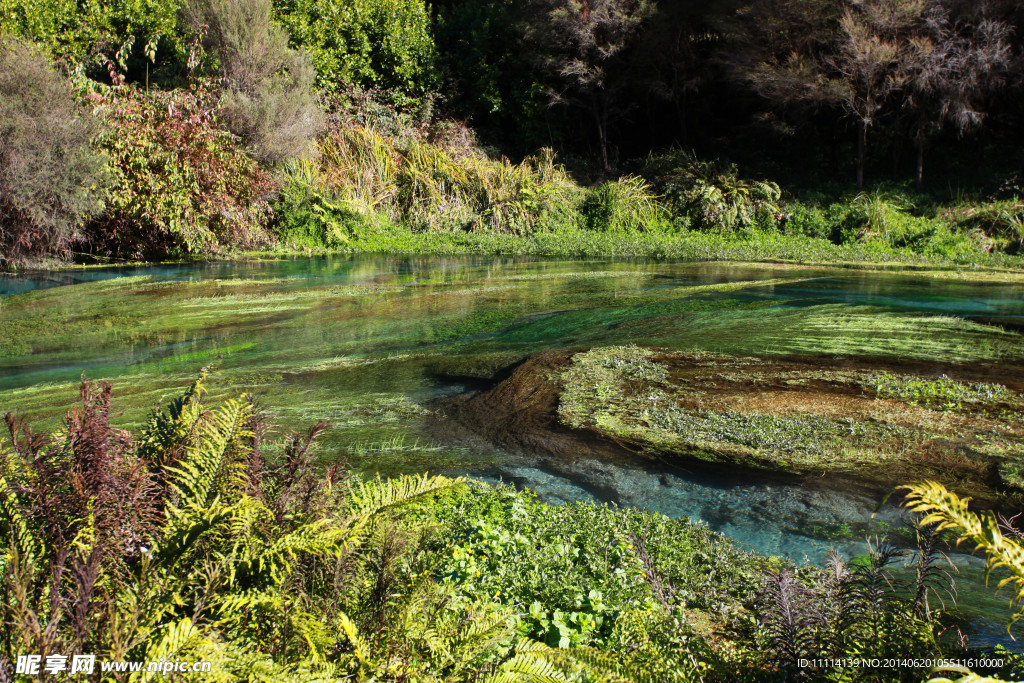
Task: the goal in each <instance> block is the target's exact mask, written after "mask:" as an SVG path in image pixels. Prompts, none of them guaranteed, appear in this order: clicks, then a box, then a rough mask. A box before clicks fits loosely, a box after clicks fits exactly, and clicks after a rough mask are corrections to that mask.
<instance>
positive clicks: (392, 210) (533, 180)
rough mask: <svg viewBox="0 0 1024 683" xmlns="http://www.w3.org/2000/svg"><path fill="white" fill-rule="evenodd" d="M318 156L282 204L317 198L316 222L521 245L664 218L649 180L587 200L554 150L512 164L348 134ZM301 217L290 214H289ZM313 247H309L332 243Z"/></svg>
mask: <svg viewBox="0 0 1024 683" xmlns="http://www.w3.org/2000/svg"><path fill="white" fill-rule="evenodd" d="M319 152H320V154H319V160H318V161H317V162H315V163H314V164H313V165H312V166H304V165H302V164H295V165H292V166H291V167H290V168H289V169H288V178H287V180H286V183H285V187H286V189H285V195H286V196H289V197H292V198H294V197H295V196H300V197H307V196H313V197H314V198H315V201H316V202H317V206H319V207H320V208H318V209H315V210H313V209H308V210H306V212H307V213H310V214H312V213H318V214H321V215H322V213H323V209H324V207H326V206H338V207H340V209H339V213H345V214H349V215H352V214H354V215H356V216H360V217H362V218H363V219H374V220H376V219H379V218H384V219H386V220H387V221H388V222H390V223H396V224H403V225H408V226H410V227H411V228H412V229H413V230H414V231H416V232H446V233H447V232H460V231H461V232H489V233H494V234H498V235H517V236H528V235H533V234H535V233H538V232H551V231H556V230H564V229H577V228H588V229H592V230H600V231H605V230H611V231H619V230H630V231H636V230H653V229H657V228H660V227H662V225H663V224H665V223H666V218H667V214H666V212H665V211H664V209H662V208H661V206H660V204H659V203H658V200H657V198H656V197H655V196H654V195H653V194H652V192H651V191H650V188H649V186H648V185H647V184H646V183H645V182H644V181H643V180H641V179H639V178H636V177H632V176H629V177H626V178H623V179H620V180H618V181H612V182H608V183H605V184H603V185H601V186H599V187H598V188H596V189H593V190H588V189H586V188H583V187H581V186H580V185H578V184H577V183H576V182H575V181H574V180H573V179H572V178H571V177H570V176H569V174H568V173H567V172H566V171H565V169H564V168H563V167H562V166H561V165H560V164H558V163H556V161H555V156H554V153H553V152H552V151H551V150H549V149H542V150H540V151H539V152H538V153H537V154H534V155H532V156H530V157H527V158H525V159H524V160H523V161H521V162H519V163H513V162H511V161H510V160H508V159H507V158H504V157H502V158H500V159H492V158H488V157H486V156H484V155H482V154H480V153H476V154H468V155H466V154H458V153H456V152H454V151H450V150H449V149H447V148H445V147H443V146H440V145H436V144H433V143H430V142H426V141H423V140H419V139H409V138H395V137H390V136H386V135H382V134H381V133H379V132H378V131H376V130H374V129H372V128H368V127H363V126H348V127H344V128H341V129H339V130H336V131H334V132H332V133H331V134H330V135H327V136H325V137H324V138H323V139H322V140H321V141H320V143H319ZM300 190H301V191H300ZM303 201H306V200H305V199H303ZM300 203H301V202H300ZM291 204H295V202H294V201H293V202H291ZM296 210H297V208H296V206H292V205H289V206H288V207H286V209H285V213H287V212H289V211H292V212H294V211H296ZM300 213H301V211H300ZM302 220H307V219H306V218H303V219H302ZM339 220H340V218H339ZM285 222H288V218H287V216H286V217H285ZM291 222H292V223H294V221H291ZM293 232H294V231H293ZM289 234H293V233H291V232H290V233H289ZM285 239H286V242H287V236H285ZM313 241H314V242H317V244H316V245H312V244H310V246H327V245H328V244H329V243H331V242H332V240H330V239H324V240H313Z"/></svg>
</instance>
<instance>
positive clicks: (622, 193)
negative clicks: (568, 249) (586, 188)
mask: <svg viewBox="0 0 1024 683" xmlns="http://www.w3.org/2000/svg"><path fill="white" fill-rule="evenodd" d="M580 211H581V212H582V213H583V222H584V225H586V227H587V228H588V229H590V230H599V231H606V232H639V231H644V230H647V231H650V230H657V229H659V228H663V227H664V226H665V224H666V222H667V219H668V216H667V214H666V212H665V210H664V209H663V208H662V206H661V204H660V203H659V202H658V199H657V198H656V197H654V195H653V193H652V192H651V187H650V185H648V184H647V183H646V182H645V181H644V179H643V178H639V177H637V176H625V177H624V178H619V179H618V180H612V181H609V182H606V183H603V184H601V185H599V186H597V187H596V188H595V189H593V190H592V191H591V192H590V193H589V195H588V196H587V198H586V199H585V200H584V201H583V205H582V207H581V208H580Z"/></svg>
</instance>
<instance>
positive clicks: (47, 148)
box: [0, 35, 108, 267]
mask: <svg viewBox="0 0 1024 683" xmlns="http://www.w3.org/2000/svg"><path fill="white" fill-rule="evenodd" d="M96 132H97V125H96V122H95V120H94V119H93V117H92V116H91V115H90V114H89V113H88V112H87V111H85V110H84V109H83V108H81V107H79V106H78V104H77V103H76V102H75V98H74V94H73V92H72V89H71V86H70V85H69V84H68V83H67V81H66V80H65V79H63V78H62V77H60V76H59V75H58V74H57V73H56V72H55V71H54V70H53V68H52V67H51V66H50V64H49V63H48V60H47V59H46V57H44V56H43V55H42V54H41V53H40V52H39V51H38V50H37V49H35V48H34V47H33V46H31V45H30V44H29V43H27V42H25V41H22V40H18V39H14V38H10V37H3V36H2V35H0V267H3V266H11V265H16V264H18V263H20V262H23V261H24V260H26V259H29V258H33V257H40V256H44V255H56V256H65V257H66V256H67V255H68V252H69V250H70V248H71V245H72V244H73V243H74V242H76V241H77V240H78V239H79V238H80V236H81V235H80V232H79V228H80V227H81V225H82V223H83V221H84V220H86V219H88V218H89V217H90V216H92V215H94V214H95V213H97V212H98V211H99V210H100V209H101V208H102V201H103V197H104V193H105V190H106V185H107V178H108V176H107V172H106V167H105V164H104V160H103V157H102V155H100V154H98V153H97V152H96V151H94V150H93V149H92V148H91V147H90V138H92V136H93V135H94V134H95V133H96Z"/></svg>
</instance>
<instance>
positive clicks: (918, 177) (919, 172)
mask: <svg viewBox="0 0 1024 683" xmlns="http://www.w3.org/2000/svg"><path fill="white" fill-rule="evenodd" d="M914 189H915V190H917V191H918V192H921V191H922V190H924V137H923V136H921V137H918V138H917V167H916V168H915V173H914Z"/></svg>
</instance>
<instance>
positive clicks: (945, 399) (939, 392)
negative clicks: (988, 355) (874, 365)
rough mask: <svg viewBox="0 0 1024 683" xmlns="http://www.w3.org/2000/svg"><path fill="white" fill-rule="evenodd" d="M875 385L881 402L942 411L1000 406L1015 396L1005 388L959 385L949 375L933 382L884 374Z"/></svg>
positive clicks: (989, 385) (986, 385)
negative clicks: (973, 406) (890, 400)
mask: <svg viewBox="0 0 1024 683" xmlns="http://www.w3.org/2000/svg"><path fill="white" fill-rule="evenodd" d="M875 385H876V386H875V391H876V393H877V395H878V397H879V398H895V399H897V400H900V401H906V402H907V403H911V404H914V405H923V406H925V407H927V408H937V409H939V410H960V409H962V408H964V404H982V405H985V404H993V403H999V402H1001V401H1007V400H1009V399H1011V398H1012V397H1013V396H1014V394H1013V392H1012V391H1010V390H1009V389H1007V388H1006V387H1005V386H1003V385H1002V384H992V383H988V382H957V381H956V380H952V379H950V378H948V377H946V376H945V375H942V376H941V377H939V378H937V379H931V380H929V379H925V378H921V377H909V376H898V375H894V374H892V373H889V372H883V373H881V374H879V375H878V376H877V377H875Z"/></svg>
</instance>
